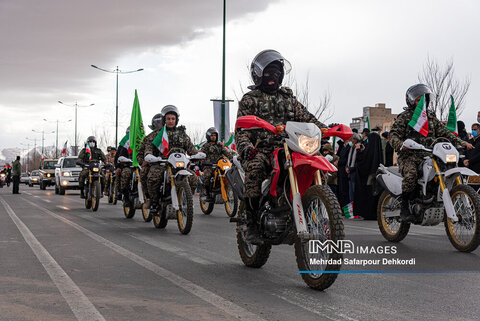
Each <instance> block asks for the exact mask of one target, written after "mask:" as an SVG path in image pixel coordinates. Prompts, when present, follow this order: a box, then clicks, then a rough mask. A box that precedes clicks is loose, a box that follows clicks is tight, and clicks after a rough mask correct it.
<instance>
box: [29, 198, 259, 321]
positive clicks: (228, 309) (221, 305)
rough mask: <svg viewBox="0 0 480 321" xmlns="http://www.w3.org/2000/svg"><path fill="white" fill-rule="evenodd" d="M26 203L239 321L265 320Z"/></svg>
mask: <svg viewBox="0 0 480 321" xmlns="http://www.w3.org/2000/svg"><path fill="white" fill-rule="evenodd" d="M25 201H26V202H27V203H30V204H32V205H33V206H35V207H37V208H38V209H40V210H42V211H43V212H44V213H46V214H49V215H51V216H53V217H55V218H57V219H59V220H61V221H63V222H64V223H66V224H68V225H70V226H72V227H73V228H75V229H77V230H78V231H80V232H82V233H84V234H85V235H87V236H89V237H91V238H92V239H94V240H95V241H97V242H99V243H100V244H102V245H104V246H106V247H108V248H110V249H112V250H113V251H115V252H117V253H118V254H120V255H123V256H125V257H126V258H128V259H130V260H131V261H133V262H135V263H137V264H138V265H140V266H142V267H144V268H145V269H147V270H150V271H152V272H153V273H155V274H157V275H158V276H160V277H162V278H164V279H166V280H167V281H170V282H172V283H173V284H175V285H177V286H179V287H180V288H182V289H184V290H185V291H187V292H189V293H191V294H193V295H195V296H197V297H199V298H200V299H202V300H203V301H205V302H208V303H210V304H211V305H213V306H215V307H217V308H218V309H220V310H222V311H224V312H225V313H227V314H229V315H231V316H233V317H235V318H237V319H240V320H252V321H255V320H258V321H260V320H264V319H262V318H261V317H259V316H258V315H256V314H254V313H252V312H250V311H248V310H246V309H244V308H242V307H241V306H239V305H236V304H235V303H233V302H231V301H228V300H227V299H224V298H223V297H221V296H219V295H217V294H215V293H213V292H211V291H209V290H207V289H205V288H203V287H201V286H199V285H197V284H195V283H193V282H190V281H188V280H186V279H184V278H182V277H181V276H179V275H177V274H175V273H173V272H170V271H169V270H167V269H164V268H162V267H160V266H158V265H157V264H155V263H153V262H151V261H148V260H146V259H144V258H143V257H140V256H138V255H137V254H135V253H133V252H131V251H129V250H127V249H125V248H123V247H121V246H120V245H117V244H115V243H113V242H111V241H109V240H107V239H105V238H103V237H102V236H100V235H98V234H96V233H94V232H91V231H89V230H87V229H86V228H84V227H82V226H80V225H78V224H77V223H74V222H72V221H70V220H68V219H66V218H64V217H62V216H60V215H57V214H55V213H53V212H52V211H50V210H48V209H46V208H43V207H41V206H39V205H37V204H35V203H33V202H30V201H29V200H27V199H25Z"/></svg>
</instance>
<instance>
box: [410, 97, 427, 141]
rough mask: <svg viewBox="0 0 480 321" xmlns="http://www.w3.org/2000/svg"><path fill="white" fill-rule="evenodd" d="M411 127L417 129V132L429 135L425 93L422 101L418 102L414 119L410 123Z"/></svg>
mask: <svg viewBox="0 0 480 321" xmlns="http://www.w3.org/2000/svg"><path fill="white" fill-rule="evenodd" d="M408 125H409V126H410V127H412V128H413V129H415V130H416V131H417V132H419V133H420V134H422V135H423V136H425V137H427V135H428V117H427V106H426V105H425V95H422V98H420V101H419V102H418V105H417V107H416V108H415V111H414V112H413V117H412V120H410V122H409V123H408Z"/></svg>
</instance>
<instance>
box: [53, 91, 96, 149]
mask: <svg viewBox="0 0 480 321" xmlns="http://www.w3.org/2000/svg"><path fill="white" fill-rule="evenodd" d="M58 103H59V104H62V105H65V106H68V107H75V156H77V155H78V150H77V148H78V146H77V108H78V107H90V106H93V105H95V104H90V105H83V106H82V105H79V104H78V103H77V102H75V104H72V105H69V104H65V103H64V102H62V101H60V100H59V101H58Z"/></svg>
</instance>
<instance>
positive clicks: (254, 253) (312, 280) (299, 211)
mask: <svg viewBox="0 0 480 321" xmlns="http://www.w3.org/2000/svg"><path fill="white" fill-rule="evenodd" d="M236 128H237V129H238V128H241V129H242V130H251V129H256V130H258V129H265V130H268V131H270V132H272V133H274V134H275V135H277V136H280V137H282V143H283V148H277V149H276V150H275V151H274V152H273V153H272V162H271V163H272V167H273V169H272V172H271V174H270V177H269V178H267V179H265V180H264V181H263V182H262V185H261V191H262V196H261V198H260V201H259V209H258V213H257V215H256V217H257V218H258V221H256V222H254V224H256V225H257V227H258V230H259V231H260V237H261V240H262V242H260V243H258V244H253V243H250V242H249V241H248V240H247V239H246V232H247V215H246V211H245V207H246V206H245V201H246V199H245V197H244V179H245V173H244V171H243V169H242V167H241V164H240V163H239V162H238V160H237V159H236V158H234V165H233V167H232V169H230V170H229V171H227V174H226V176H227V179H228V181H229V183H230V185H231V186H232V188H233V190H234V191H235V193H236V194H237V196H238V198H239V199H240V200H241V203H240V206H239V211H238V216H237V217H236V218H231V219H230V221H231V222H236V223H237V245H238V250H239V254H240V257H241V259H242V261H243V263H244V264H245V265H246V266H248V267H254V268H259V267H261V266H263V265H264V264H265V263H266V262H267V260H268V257H269V255H270V250H271V247H272V245H279V244H289V245H293V244H295V255H296V259H297V266H298V268H299V270H300V271H301V272H302V273H301V276H302V278H303V280H304V282H305V283H306V284H307V285H308V286H309V287H311V288H313V289H317V290H324V289H326V288H328V287H329V286H331V285H332V284H333V282H334V281H335V279H336V278H337V276H338V273H332V272H331V271H339V270H340V268H341V261H342V254H339V253H336V251H331V252H332V253H330V254H329V253H327V251H326V248H324V249H323V250H322V249H320V250H319V251H310V250H309V244H310V241H314V242H327V241H329V242H336V241H339V240H343V239H344V237H345V234H344V230H343V220H342V211H341V209H340V205H339V203H338V200H337V198H336V197H335V195H334V194H333V192H332V191H331V189H330V188H329V187H328V186H327V185H323V183H322V176H323V175H325V174H324V173H325V172H333V171H336V170H337V169H336V168H335V166H333V165H332V164H330V162H329V161H328V160H327V159H325V157H323V156H318V155H317V153H318V152H319V150H320V144H321V136H322V134H321V131H320V129H319V128H318V127H317V126H316V125H315V124H311V123H299V122H293V121H289V122H287V123H286V125H285V126H276V127H275V126H273V125H271V124H270V123H268V122H266V121H264V120H263V119H260V118H259V117H256V116H243V117H239V118H238V119H237V122H236ZM350 132H351V130H350ZM322 244H324V243H322ZM330 259H332V260H330ZM317 263H319V264H317ZM323 271H328V273H323Z"/></svg>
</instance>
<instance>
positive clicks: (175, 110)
mask: <svg viewBox="0 0 480 321" xmlns="http://www.w3.org/2000/svg"><path fill="white" fill-rule="evenodd" d="M162 114H163V124H164V125H165V116H167V115H168V114H174V115H175V116H177V121H176V122H175V126H177V124H178V119H179V118H180V113H179V112H178V108H177V107H175V106H173V105H167V106H165V107H163V108H162Z"/></svg>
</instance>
